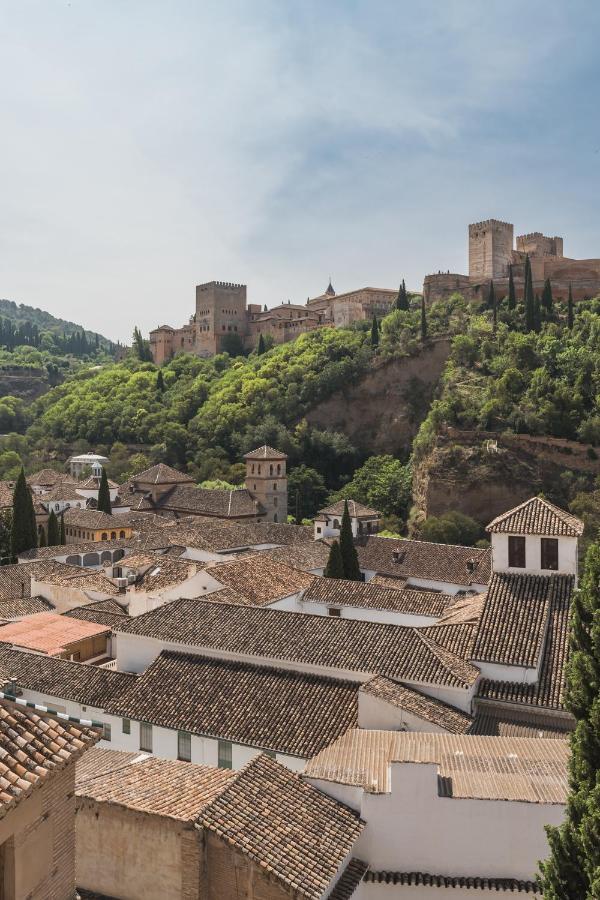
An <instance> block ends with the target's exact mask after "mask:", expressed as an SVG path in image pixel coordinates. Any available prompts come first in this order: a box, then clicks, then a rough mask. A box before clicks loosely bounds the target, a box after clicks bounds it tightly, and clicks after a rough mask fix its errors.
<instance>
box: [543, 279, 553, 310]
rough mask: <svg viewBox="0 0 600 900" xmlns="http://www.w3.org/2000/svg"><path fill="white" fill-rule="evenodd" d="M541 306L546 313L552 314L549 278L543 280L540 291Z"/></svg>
mask: <svg viewBox="0 0 600 900" xmlns="http://www.w3.org/2000/svg"><path fill="white" fill-rule="evenodd" d="M542 306H543V307H544V309H545V311H546V314H547V315H549V316H550V315H552V308H553V306H554V300H553V298H552V282H551V281H550V279H549V278H546V280H545V282H544V290H543V292H542Z"/></svg>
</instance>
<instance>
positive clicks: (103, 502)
mask: <svg viewBox="0 0 600 900" xmlns="http://www.w3.org/2000/svg"><path fill="white" fill-rule="evenodd" d="M98 512H104V513H107V514H108V515H109V516H111V515H112V506H111V505H110V488H109V486H108V478H107V477H106V469H105V468H104V467H103V468H102V477H101V478H100V488H99V490H98Z"/></svg>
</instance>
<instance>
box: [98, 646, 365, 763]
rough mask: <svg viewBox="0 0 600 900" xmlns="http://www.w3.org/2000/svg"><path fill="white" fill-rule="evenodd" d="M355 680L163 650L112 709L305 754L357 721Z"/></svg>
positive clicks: (195, 731) (163, 723) (162, 723)
mask: <svg viewBox="0 0 600 900" xmlns="http://www.w3.org/2000/svg"><path fill="white" fill-rule="evenodd" d="M357 710H358V684H357V683H353V682H349V681H338V680H335V679H332V678H326V677H323V676H319V675H309V674H301V673H298V672H294V671H290V670H283V669H273V668H268V667H266V666H256V665H250V664H248V663H241V662H235V661H231V660H221V659H215V658H214V657H206V656H200V655H194V654H187V653H175V652H170V651H163V652H162V653H161V654H160V656H158V657H157V659H155V661H154V662H153V663H152V664H151V665H150V666H149V667H148V668H147V669H146V671H145V672H144V673H143V674H142V675H140V676H139V677H138V678H137V679H136V680H135V682H133V683H132V684H131V689H130V690H129V691H128V692H127V694H125V695H121V698H120V700H119V701H118V702H115V703H114V704H113V705H112V707H111V711H112V712H114V714H115V715H119V716H124V717H126V718H128V719H138V720H140V721H145V722H151V723H152V724H154V725H159V726H162V727H164V728H174V729H180V730H182V731H189V732H192V733H193V734H201V735H206V736H213V737H220V738H223V739H226V740H231V741H234V742H236V743H241V744H247V745H249V746H252V747H257V748H260V749H265V750H276V751H278V752H279V753H288V754H290V755H292V756H299V757H302V758H304V759H308V758H309V757H310V756H314V754H315V753H318V752H319V751H320V750H322V749H323V747H325V746H327V744H330V743H331V741H333V740H335V738H337V737H339V735H340V734H343V732H344V731H346V730H347V729H348V728H351V727H354V726H356V724H357V715H358V711H357Z"/></svg>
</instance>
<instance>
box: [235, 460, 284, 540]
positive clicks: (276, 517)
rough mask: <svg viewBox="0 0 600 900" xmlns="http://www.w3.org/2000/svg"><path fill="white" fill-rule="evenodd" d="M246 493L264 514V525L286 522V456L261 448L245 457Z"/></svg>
mask: <svg viewBox="0 0 600 900" xmlns="http://www.w3.org/2000/svg"><path fill="white" fill-rule="evenodd" d="M244 459H245V460H246V489H247V491H248V493H249V494H250V496H251V497H252V499H253V500H258V502H259V503H260V504H261V506H263V507H264V509H265V510H266V513H267V517H266V520H267V522H284V523H285V522H287V506H288V496H287V473H286V463H287V456H286V454H285V453H281V452H280V451H279V450H274V449H273V447H268V446H267V445H266V444H264V445H263V446H262V447H258V449H257V450H252V452H251V453H246V455H245V456H244Z"/></svg>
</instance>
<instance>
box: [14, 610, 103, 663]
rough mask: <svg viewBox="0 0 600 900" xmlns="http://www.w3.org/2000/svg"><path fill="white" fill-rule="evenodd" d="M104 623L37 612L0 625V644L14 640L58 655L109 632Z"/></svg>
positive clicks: (31, 647)
mask: <svg viewBox="0 0 600 900" xmlns="http://www.w3.org/2000/svg"><path fill="white" fill-rule="evenodd" d="M109 631H110V629H109V628H107V627H106V626H104V625H97V624H95V623H93V622H83V621H81V620H79V619H70V618H67V617H65V616H59V615H57V613H53V612H42V613H36V614H35V615H33V616H28V617H27V618H25V619H21V621H19V622H10V623H9V624H8V625H2V627H0V644H14V645H15V646H18V647H27V648H28V649H30V650H37V651H39V652H40V653H48V654H49V655H50V656H56V655H57V654H60V653H63V652H64V651H65V650H67V649H68V648H69V647H70V646H71V645H73V644H76V643H78V642H79V641H83V640H85V639H86V638H91V637H96V636H98V635H101V634H107V633H108V632H109Z"/></svg>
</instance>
